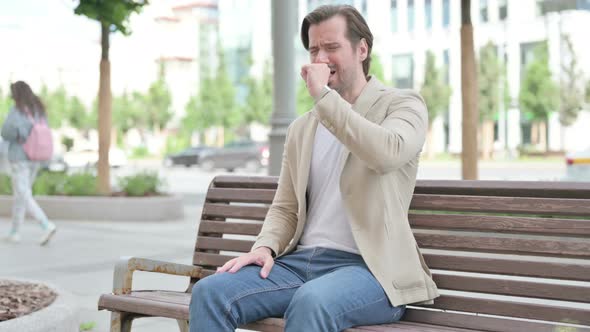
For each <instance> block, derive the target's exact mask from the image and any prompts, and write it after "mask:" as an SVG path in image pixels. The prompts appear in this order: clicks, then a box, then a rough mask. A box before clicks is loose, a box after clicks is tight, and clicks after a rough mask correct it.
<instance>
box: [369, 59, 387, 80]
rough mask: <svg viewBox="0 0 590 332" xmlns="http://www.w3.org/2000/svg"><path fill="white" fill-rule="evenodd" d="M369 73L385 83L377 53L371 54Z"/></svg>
mask: <svg viewBox="0 0 590 332" xmlns="http://www.w3.org/2000/svg"><path fill="white" fill-rule="evenodd" d="M369 75H371V76H374V77H376V78H377V79H378V80H379V81H381V82H384V83H385V75H384V74H383V64H382V63H381V58H379V56H378V55H377V54H372V55H371V67H369Z"/></svg>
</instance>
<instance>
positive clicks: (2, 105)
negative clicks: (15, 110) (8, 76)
mask: <svg viewBox="0 0 590 332" xmlns="http://www.w3.org/2000/svg"><path fill="white" fill-rule="evenodd" d="M12 105H13V102H12V98H11V97H10V92H7V93H4V91H3V90H2V87H0V125H2V123H4V119H5V118H6V115H7V114H8V111H10V108H11V107H12Z"/></svg>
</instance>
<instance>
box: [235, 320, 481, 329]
mask: <svg viewBox="0 0 590 332" xmlns="http://www.w3.org/2000/svg"><path fill="white" fill-rule="evenodd" d="M284 327H285V320H284V319H282V318H266V319H263V320H260V321H257V322H254V323H250V324H246V325H243V326H240V328H243V329H251V330H255V331H263V332H267V331H268V332H283V329H284ZM368 331H372V332H383V331H400V332H402V331H403V332H475V331H478V330H472V329H469V330H467V329H462V328H451V327H444V326H442V327H441V326H432V325H428V324H422V323H414V322H404V321H400V322H396V323H394V324H383V325H372V326H356V327H353V328H349V329H346V330H344V332H368Z"/></svg>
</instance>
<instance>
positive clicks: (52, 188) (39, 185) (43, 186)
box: [33, 172, 67, 195]
mask: <svg viewBox="0 0 590 332" xmlns="http://www.w3.org/2000/svg"><path fill="white" fill-rule="evenodd" d="M66 177H67V176H66V175H65V174H63V173H52V172H41V173H39V176H38V177H37V179H36V180H35V184H33V195H59V194H60V192H61V190H62V186H63V184H64V181H65V179H66Z"/></svg>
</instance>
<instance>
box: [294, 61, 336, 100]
mask: <svg viewBox="0 0 590 332" xmlns="http://www.w3.org/2000/svg"><path fill="white" fill-rule="evenodd" d="M301 77H302V78H303V80H304V81H305V85H306V86H307V91H309V95H310V96H311V97H312V98H313V99H317V98H318V97H319V96H320V94H321V93H322V90H323V88H324V86H326V85H328V80H329V79H330V67H328V65H327V64H325V63H310V64H307V65H303V67H301Z"/></svg>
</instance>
